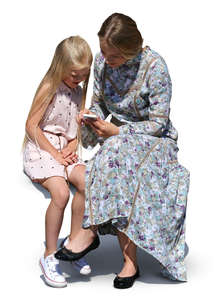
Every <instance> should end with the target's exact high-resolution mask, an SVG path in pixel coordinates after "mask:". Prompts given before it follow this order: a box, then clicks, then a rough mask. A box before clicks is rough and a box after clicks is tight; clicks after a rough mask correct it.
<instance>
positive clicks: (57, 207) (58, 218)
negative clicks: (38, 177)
mask: <svg viewBox="0 0 214 300" xmlns="http://www.w3.org/2000/svg"><path fill="white" fill-rule="evenodd" d="M41 184H42V186H43V187H44V188H46V189H47V190H48V191H49V192H50V195H51V202H50V204H49V206H48V208H47V211H46V216H45V240H46V249H45V254H44V256H45V257H46V256H48V255H50V254H52V253H53V252H55V251H56V249H57V240H58V236H59V232H60V229H61V226H62V221H63V216H64V209H65V207H66V205H67V203H68V200H69V195H70V191H69V188H68V185H67V183H66V181H65V179H64V178H63V177H59V176H56V177H50V178H48V179H46V180H45V181H44V182H43V183H41Z"/></svg>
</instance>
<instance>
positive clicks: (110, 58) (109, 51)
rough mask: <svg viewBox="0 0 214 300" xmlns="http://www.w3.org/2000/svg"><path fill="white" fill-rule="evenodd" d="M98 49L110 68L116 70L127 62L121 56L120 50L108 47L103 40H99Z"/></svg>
mask: <svg viewBox="0 0 214 300" xmlns="http://www.w3.org/2000/svg"><path fill="white" fill-rule="evenodd" d="M100 49H101V52H102V54H103V56H104V58H105V60H106V63H107V64H108V65H109V66H110V67H111V68H117V67H119V66H120V65H122V64H124V63H125V62H126V61H127V59H126V58H125V57H123V56H122V54H121V52H120V50H118V49H117V48H116V47H114V46H111V45H109V44H108V43H107V42H106V41H105V40H102V39H100Z"/></svg>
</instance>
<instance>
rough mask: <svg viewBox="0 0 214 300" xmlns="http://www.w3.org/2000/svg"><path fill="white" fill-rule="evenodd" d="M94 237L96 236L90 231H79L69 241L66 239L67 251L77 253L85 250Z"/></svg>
mask: <svg viewBox="0 0 214 300" xmlns="http://www.w3.org/2000/svg"><path fill="white" fill-rule="evenodd" d="M95 237H96V234H95V233H94V232H93V231H92V230H91V229H80V231H79V232H78V234H77V235H76V236H75V237H74V238H72V239H70V237H69V239H68V241H67V244H66V245H65V246H66V248H67V249H68V250H72V252H75V253H78V252H81V251H83V250H84V249H86V248H87V247H88V246H89V245H90V244H91V243H92V242H93V241H94V238H95Z"/></svg>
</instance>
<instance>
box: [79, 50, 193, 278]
mask: <svg viewBox="0 0 214 300" xmlns="http://www.w3.org/2000/svg"><path fill="white" fill-rule="evenodd" d="M94 76H95V79H94V93H93V98H92V105H91V107H90V110H91V111H92V112H94V113H95V114H96V115H98V116H99V117H100V118H101V119H105V118H106V117H107V116H108V115H109V114H111V115H112V119H111V122H112V123H114V124H115V125H117V126H119V134H118V135H116V136H112V137H109V138H107V139H102V138H100V137H98V136H97V135H96V134H95V132H94V131H92V129H91V128H90V127H89V126H87V125H86V126H85V125H84V126H82V142H83V146H84V147H88V146H92V147H93V146H95V145H96V144H97V143H98V142H100V143H101V147H100V149H99V150H98V152H97V153H96V154H95V156H94V157H93V158H92V159H91V160H90V161H89V162H88V163H87V167H86V205H85V214H84V221H83V226H84V227H85V228H86V227H89V226H91V225H100V227H102V226H104V227H103V228H105V225H106V224H108V225H109V224H110V225H111V228H114V229H115V228H116V229H118V230H120V231H121V232H124V233H125V234H126V235H127V236H128V237H129V239H130V240H132V241H133V242H134V243H135V244H136V245H137V246H138V247H140V248H142V249H143V250H145V251H147V252H148V253H149V254H151V255H153V256H154V257H155V258H156V259H157V260H159V262H160V263H161V265H162V272H163V274H164V275H165V276H168V277H169V278H171V279H176V280H180V281H186V267H185V264H184V257H185V215H186V204H187V194H188V188H189V172H188V170H187V169H186V168H184V167H183V166H182V165H180V164H179V162H178V161H177V151H178V147H177V131H176V129H175V128H174V127H173V125H172V123H171V121H170V119H169V112H170V99H171V80H170V76H169V73H168V69H167V66H166V63H165V61H164V60H163V58H162V57H161V56H160V55H159V54H158V53H156V52H155V51H153V50H151V49H150V48H149V47H146V48H144V50H143V51H142V52H141V53H139V54H138V55H137V56H136V57H135V58H133V59H130V60H128V61H127V62H126V63H124V64H123V65H121V66H120V67H118V68H114V69H113V68H111V67H110V66H108V65H107V64H105V59H104V57H103V56H102V54H98V55H97V56H96V58H95V67H94ZM101 232H102V230H101ZM104 233H105V229H104Z"/></svg>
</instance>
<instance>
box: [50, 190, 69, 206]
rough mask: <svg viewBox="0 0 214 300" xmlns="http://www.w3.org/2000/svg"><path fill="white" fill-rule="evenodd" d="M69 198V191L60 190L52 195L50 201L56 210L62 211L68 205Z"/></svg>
mask: <svg viewBox="0 0 214 300" xmlns="http://www.w3.org/2000/svg"><path fill="white" fill-rule="evenodd" d="M69 197H70V191H69V189H68V188H61V189H58V190H57V191H55V192H54V193H53V195H52V201H53V202H54V204H55V205H56V206H57V207H58V208H60V209H64V208H65V207H66V205H67V203H68V200H69Z"/></svg>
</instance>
